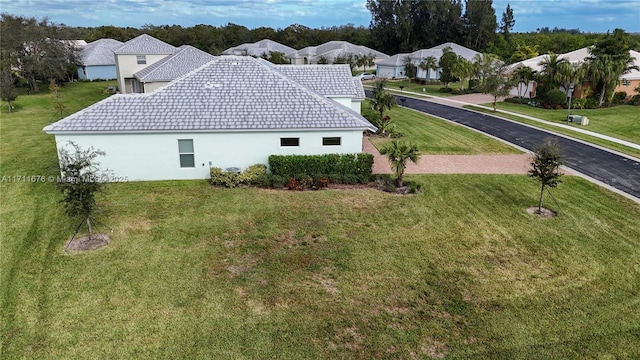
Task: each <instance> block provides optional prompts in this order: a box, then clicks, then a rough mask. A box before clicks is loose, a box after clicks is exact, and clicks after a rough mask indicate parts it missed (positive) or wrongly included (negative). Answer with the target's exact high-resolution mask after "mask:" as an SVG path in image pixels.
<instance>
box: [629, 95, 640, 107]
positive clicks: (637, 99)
mask: <svg viewBox="0 0 640 360" xmlns="http://www.w3.org/2000/svg"><path fill="white" fill-rule="evenodd" d="M627 104H629V105H635V106H638V105H640V95H633V96H632V97H631V100H629V101H627Z"/></svg>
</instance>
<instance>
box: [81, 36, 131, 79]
mask: <svg viewBox="0 0 640 360" xmlns="http://www.w3.org/2000/svg"><path fill="white" fill-rule="evenodd" d="M120 46H122V42H121V41H118V40H114V39H100V40H96V41H93V42H91V43H89V44H87V45H85V46H83V47H82V49H81V50H80V64H79V66H78V79H81V80H84V79H86V80H96V79H105V80H106V79H108V80H111V79H117V78H118V74H117V71H116V56H115V54H114V52H113V50H114V49H116V48H119V47H120Z"/></svg>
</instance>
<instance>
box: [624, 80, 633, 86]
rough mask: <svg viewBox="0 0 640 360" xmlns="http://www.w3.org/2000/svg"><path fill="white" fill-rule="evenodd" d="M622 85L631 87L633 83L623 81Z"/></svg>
mask: <svg viewBox="0 0 640 360" xmlns="http://www.w3.org/2000/svg"><path fill="white" fill-rule="evenodd" d="M622 85H624V86H629V85H631V81H629V80H627V79H622Z"/></svg>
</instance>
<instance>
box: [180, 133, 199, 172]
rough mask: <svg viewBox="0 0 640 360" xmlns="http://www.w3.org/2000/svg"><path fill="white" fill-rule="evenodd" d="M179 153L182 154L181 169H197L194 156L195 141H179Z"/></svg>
mask: <svg viewBox="0 0 640 360" xmlns="http://www.w3.org/2000/svg"><path fill="white" fill-rule="evenodd" d="M178 152H179V153H180V167H181V168H192V167H196V160H195V158H194V155H193V140H192V139H185V140H178Z"/></svg>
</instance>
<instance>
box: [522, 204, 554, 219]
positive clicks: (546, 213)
mask: <svg viewBox="0 0 640 360" xmlns="http://www.w3.org/2000/svg"><path fill="white" fill-rule="evenodd" d="M527 212H528V213H529V214H532V215H538V217H541V218H554V217H556V216H558V213H556V212H555V211H553V210H551V209H547V208H545V207H543V208H542V211H541V212H538V207H537V206H531V207H528V208H527Z"/></svg>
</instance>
